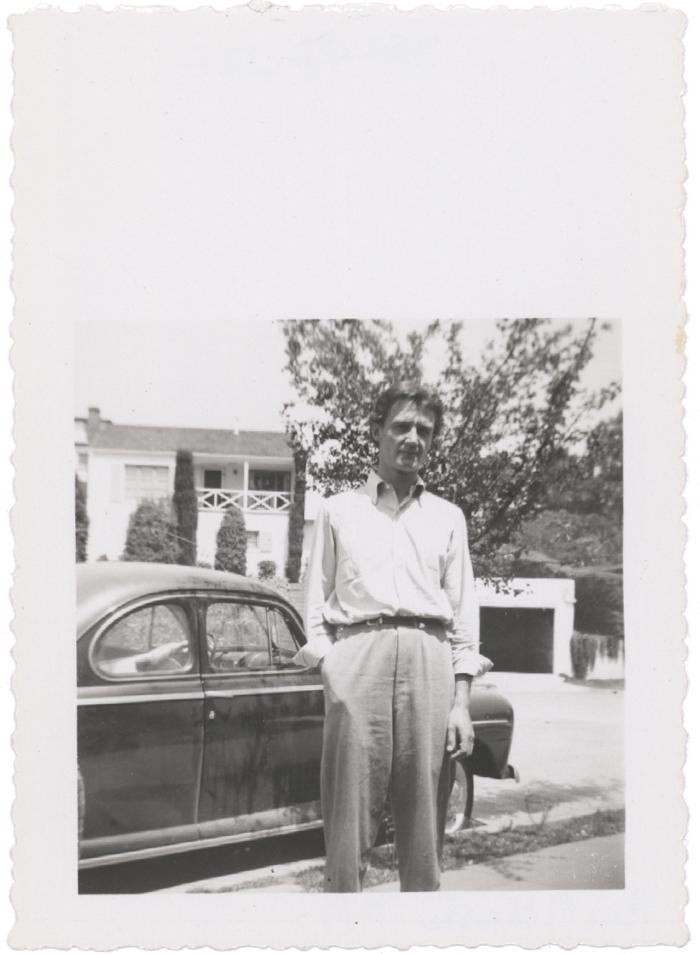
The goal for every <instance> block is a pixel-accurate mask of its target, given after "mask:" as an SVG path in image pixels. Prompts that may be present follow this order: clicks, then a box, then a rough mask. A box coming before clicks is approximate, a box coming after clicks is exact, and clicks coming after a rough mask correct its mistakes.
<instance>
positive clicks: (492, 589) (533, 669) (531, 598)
mask: <svg viewBox="0 0 700 954" xmlns="http://www.w3.org/2000/svg"><path fill="white" fill-rule="evenodd" d="M476 595H477V600H478V604H479V643H480V649H481V652H482V653H483V654H484V656H488V657H489V659H491V660H493V663H494V671H495V672H503V673H509V672H512V673H523V674H533V675H540V674H549V675H550V676H555V677H558V676H560V675H567V676H570V675H571V674H572V670H571V653H570V651H569V643H570V641H571V635H572V633H573V630H574V604H575V602H576V599H575V595H574V581H573V580H571V579H565V578H561V577H557V578H551V577H550V578H545V579H534V578H530V577H528V578H523V577H511V578H510V579H507V580H505V579H504V580H477V581H476Z"/></svg>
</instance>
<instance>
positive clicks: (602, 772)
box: [474, 673, 625, 826]
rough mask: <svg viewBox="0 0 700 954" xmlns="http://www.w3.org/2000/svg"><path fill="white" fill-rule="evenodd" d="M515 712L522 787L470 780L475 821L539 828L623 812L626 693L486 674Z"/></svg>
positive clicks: (514, 755) (515, 761)
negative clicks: (602, 811)
mask: <svg viewBox="0 0 700 954" xmlns="http://www.w3.org/2000/svg"><path fill="white" fill-rule="evenodd" d="M484 681H485V682H489V683H492V684H493V685H495V686H497V687H498V688H499V689H501V690H502V691H503V693H504V694H505V695H506V696H507V697H508V699H510V701H511V703H512V704H513V709H514V711H515V729H514V735H513V746H512V749H511V757H510V761H511V764H512V765H514V766H515V768H516V769H517V771H518V773H519V775H520V781H519V782H515V781H511V780H508V781H496V780H492V779H484V778H477V779H476V781H475V799H474V821H475V823H476V824H479V823H482V824H484V823H485V824H488V825H489V826H492V825H498V823H500V822H502V823H503V824H509V823H510V822H512V821H516V822H520V823H532V822H540V821H542V819H543V817H545V818H556V817H563V816H565V815H567V814H577V815H578V814H586V813H587V812H593V811H595V810H596V809H597V808H622V807H623V806H624V698H625V695H624V691H623V690H619V689H618V690H613V689H607V688H588V687H584V686H579V685H575V684H572V683H566V682H564V681H563V680H562V679H560V678H558V677H553V676H527V675H515V674H511V673H489V675H488V676H487V677H486V679H485V680H484Z"/></svg>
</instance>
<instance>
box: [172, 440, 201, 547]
mask: <svg viewBox="0 0 700 954" xmlns="http://www.w3.org/2000/svg"><path fill="white" fill-rule="evenodd" d="M173 506H174V508H175V515H176V518H177V534H178V547H179V554H178V560H177V562H178V563H181V564H182V565H183V566H196V565H197V516H198V512H197V492H196V490H195V488H194V461H193V458H192V453H191V452H190V451H187V450H179V451H178V452H177V456H176V458H175V493H174V495H173Z"/></svg>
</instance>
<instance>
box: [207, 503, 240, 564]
mask: <svg viewBox="0 0 700 954" xmlns="http://www.w3.org/2000/svg"><path fill="white" fill-rule="evenodd" d="M246 543H247V540H246V532H245V520H244V518H243V513H242V512H241V511H240V510H239V508H238V507H231V509H230V510H227V511H226V513H225V515H224V519H223V520H222V521H221V526H220V527H219V532H218V533H217V535H216V557H215V559H214V568H215V569H217V570H227V571H228V572H229V573H240V574H242V575H243V576H245V572H246Z"/></svg>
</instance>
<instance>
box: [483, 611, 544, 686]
mask: <svg viewBox="0 0 700 954" xmlns="http://www.w3.org/2000/svg"><path fill="white" fill-rule="evenodd" d="M480 616H481V619H480V629H481V652H482V653H483V654H484V655H485V656H488V657H489V659H490V660H491V661H492V662H493V668H494V670H495V671H496V672H531V673H534V672H553V671H554V610H553V609H543V608H533V609H520V608H514V607H513V608H502V607H496V606H485V607H482V608H481V611H480Z"/></svg>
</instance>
